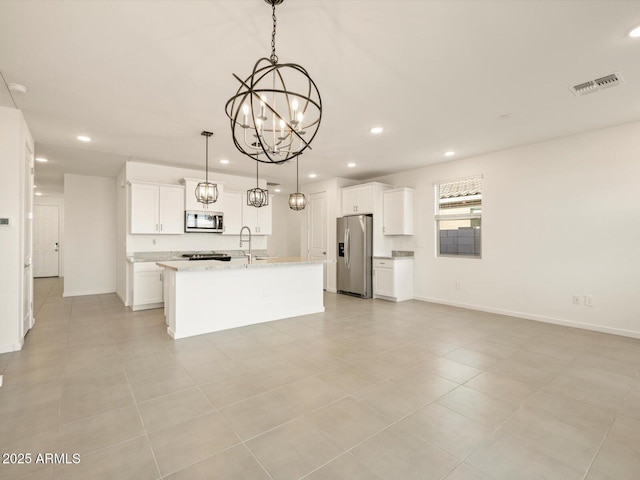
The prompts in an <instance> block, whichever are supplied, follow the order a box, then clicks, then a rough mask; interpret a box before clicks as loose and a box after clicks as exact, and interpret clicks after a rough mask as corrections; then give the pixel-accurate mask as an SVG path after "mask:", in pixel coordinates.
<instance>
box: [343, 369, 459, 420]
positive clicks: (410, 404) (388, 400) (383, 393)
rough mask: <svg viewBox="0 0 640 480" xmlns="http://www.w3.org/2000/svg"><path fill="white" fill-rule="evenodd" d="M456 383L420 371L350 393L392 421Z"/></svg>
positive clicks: (445, 391)
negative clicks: (416, 374)
mask: <svg viewBox="0 0 640 480" xmlns="http://www.w3.org/2000/svg"><path fill="white" fill-rule="evenodd" d="M457 386H458V385H457V384H456V383H453V382H450V381H449V380H446V379H444V378H442V377H438V376H436V375H428V374H421V375H420V376H419V377H418V376H416V377H407V378H403V379H401V380H400V381H395V380H394V379H391V380H387V381H385V382H383V383H379V384H377V385H374V386H373V387H371V388H369V389H367V390H363V391H360V392H358V393H356V394H354V395H353V397H354V398H355V399H356V400H358V401H359V402H361V403H363V404H364V405H366V406H368V407H370V408H373V409H374V410H376V411H377V412H379V413H381V414H382V415H383V416H384V417H385V418H386V419H387V420H390V421H395V420H399V419H400V418H402V417H404V416H405V415H409V414H410V413H413V412H414V411H416V410H417V409H419V408H420V407H423V406H425V405H426V404H428V403H431V402H432V401H434V400H436V399H438V398H439V397H441V396H443V395H445V394H446V393H447V392H450V391H451V390H453V389H454V388H456V387H457Z"/></svg>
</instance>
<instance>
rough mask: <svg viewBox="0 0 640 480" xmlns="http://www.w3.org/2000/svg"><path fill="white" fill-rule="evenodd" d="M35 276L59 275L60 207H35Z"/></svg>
mask: <svg viewBox="0 0 640 480" xmlns="http://www.w3.org/2000/svg"><path fill="white" fill-rule="evenodd" d="M33 220H34V222H33V223H34V225H33V227H34V228H33V230H34V232H33V276H34V277H57V276H58V268H59V262H60V208H59V207H58V206H57V205H35V206H34V208H33Z"/></svg>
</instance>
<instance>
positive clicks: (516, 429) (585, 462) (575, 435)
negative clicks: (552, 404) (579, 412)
mask: <svg viewBox="0 0 640 480" xmlns="http://www.w3.org/2000/svg"><path fill="white" fill-rule="evenodd" d="M504 434H506V435H509V436H511V437H517V438H518V439H519V440H520V441H521V442H522V443H523V444H526V445H531V446H532V447H533V448H535V449H536V450H538V451H540V452H542V453H544V454H545V455H547V456H549V457H553V458H555V459H556V460H559V461H561V462H563V463H566V464H567V465H570V466H572V467H574V468H575V469H577V470H579V471H583V472H584V471H586V470H587V468H588V467H589V465H590V464H591V461H592V460H593V457H594V456H595V454H596V452H597V451H598V448H599V447H600V444H601V443H602V441H603V440H604V437H605V435H604V433H602V432H594V431H592V430H586V429H580V428H577V427H574V426H572V425H569V424H566V423H563V422H560V421H558V420H555V419H553V418H550V417H548V416H546V415H542V414H538V413H532V412H530V411H528V410H521V411H518V412H516V413H515V414H514V415H513V416H512V417H511V418H509V420H507V421H506V422H505V423H504V424H503V425H502V426H501V427H500V430H499V431H498V433H497V435H504Z"/></svg>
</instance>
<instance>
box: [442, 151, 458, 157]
mask: <svg viewBox="0 0 640 480" xmlns="http://www.w3.org/2000/svg"><path fill="white" fill-rule="evenodd" d="M455 154H456V152H454V151H453V150H449V151H448V152H444V156H445V157H453V156H454V155H455Z"/></svg>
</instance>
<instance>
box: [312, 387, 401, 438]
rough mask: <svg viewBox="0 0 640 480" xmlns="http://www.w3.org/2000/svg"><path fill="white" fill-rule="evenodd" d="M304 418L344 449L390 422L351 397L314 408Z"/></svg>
mask: <svg viewBox="0 0 640 480" xmlns="http://www.w3.org/2000/svg"><path fill="white" fill-rule="evenodd" d="M305 418H306V419H307V421H308V422H309V423H310V424H312V425H314V426H315V427H317V428H318V429H320V430H322V431H323V432H324V433H325V434H326V435H327V436H328V437H329V438H331V440H333V441H334V442H335V443H336V444H337V445H339V446H340V447H342V448H344V449H345V450H348V449H350V448H352V447H354V446H355V445H357V444H358V443H360V442H361V441H363V440H365V439H366V438H367V437H370V436H371V435H374V434H375V433H377V432H379V431H381V430H382V429H383V428H386V427H388V426H389V425H390V424H391V422H390V421H389V420H387V419H385V418H384V417H383V416H382V415H381V414H380V413H378V412H376V411H375V410H373V409H372V408H369V407H367V406H366V405H364V404H362V403H360V402H358V401H356V400H355V399H353V398H351V397H347V398H344V399H342V400H339V401H337V402H335V403H332V404H331V405H327V406H326V407H323V408H321V409H319V410H316V411H315V412H313V413H311V414H309V415H308V416H307V417H305Z"/></svg>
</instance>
